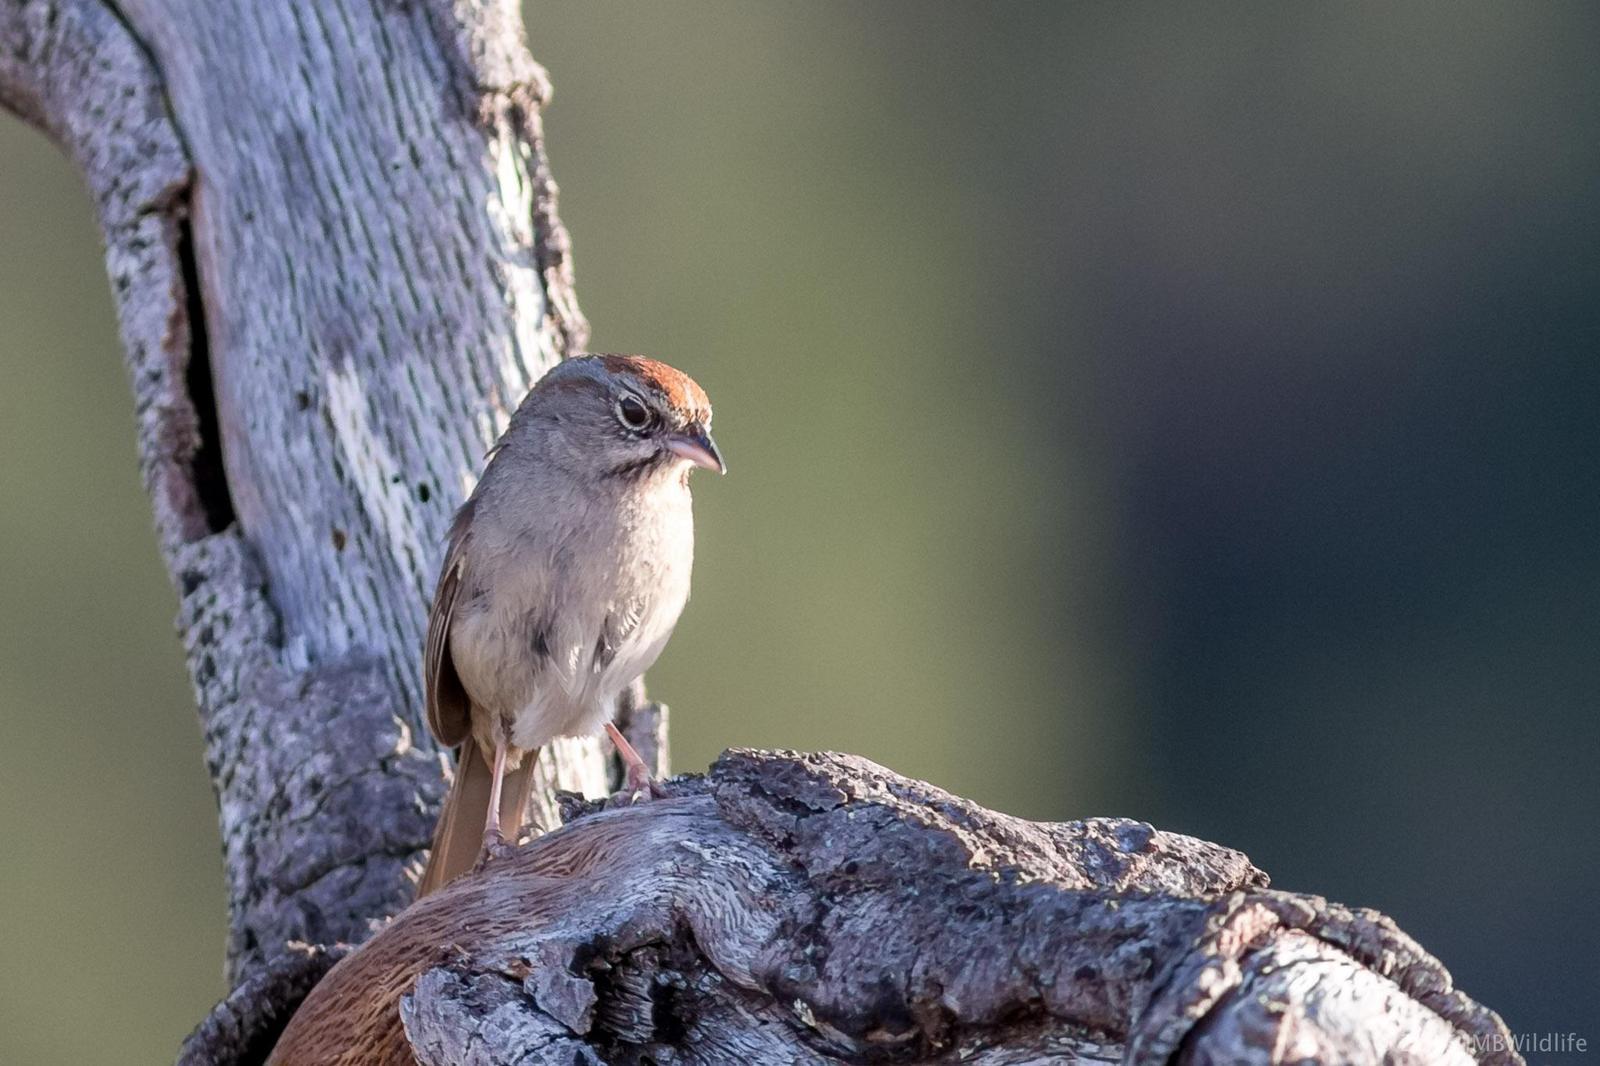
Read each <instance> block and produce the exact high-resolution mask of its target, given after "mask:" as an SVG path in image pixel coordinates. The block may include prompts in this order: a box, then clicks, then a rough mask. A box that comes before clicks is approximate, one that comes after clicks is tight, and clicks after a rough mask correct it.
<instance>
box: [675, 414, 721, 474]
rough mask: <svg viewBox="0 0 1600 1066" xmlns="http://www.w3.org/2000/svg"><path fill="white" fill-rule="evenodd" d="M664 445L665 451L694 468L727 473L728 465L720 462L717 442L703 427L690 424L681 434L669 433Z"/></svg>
mask: <svg viewBox="0 0 1600 1066" xmlns="http://www.w3.org/2000/svg"><path fill="white" fill-rule="evenodd" d="M666 443H667V451H669V452H671V453H672V454H673V455H676V456H677V457H678V458H680V459H687V460H688V461H689V462H691V463H693V464H694V465H695V466H703V467H705V468H706V469H707V470H715V471H716V472H717V473H719V474H726V473H727V472H728V464H727V463H724V462H723V461H722V452H720V451H718V450H717V442H716V441H714V440H712V439H711V434H710V433H709V432H708V431H707V430H706V429H705V428H704V427H703V426H700V425H694V424H691V425H689V426H686V427H685V428H684V430H683V432H681V433H669V434H667V439H666Z"/></svg>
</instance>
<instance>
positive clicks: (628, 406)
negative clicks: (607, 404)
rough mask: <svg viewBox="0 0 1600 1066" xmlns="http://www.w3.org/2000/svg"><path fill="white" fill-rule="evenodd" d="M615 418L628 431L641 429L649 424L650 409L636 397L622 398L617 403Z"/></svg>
mask: <svg viewBox="0 0 1600 1066" xmlns="http://www.w3.org/2000/svg"><path fill="white" fill-rule="evenodd" d="M617 418H618V419H619V420H620V421H621V422H622V424H623V425H625V426H627V427H628V428H629V429H643V428H644V427H646V426H648V425H649V424H650V408H648V407H646V406H645V405H644V401H642V400H640V399H639V398H638V397H637V396H624V397H623V398H622V399H620V400H618V401H617Z"/></svg>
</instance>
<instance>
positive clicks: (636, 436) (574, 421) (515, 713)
mask: <svg viewBox="0 0 1600 1066" xmlns="http://www.w3.org/2000/svg"><path fill="white" fill-rule="evenodd" d="M697 466H699V467H705V468H707V469H709V470H716V471H717V472H719V473H721V472H722V471H723V470H724V469H725V467H724V465H723V462H722V456H721V454H720V453H719V452H718V451H717V446H716V444H715V442H713V441H712V439H711V404H710V402H709V401H708V400H707V399H706V394H705V392H704V391H703V390H702V389H701V388H700V386H699V385H697V384H695V383H694V381H693V380H691V379H690V378H689V376H688V375H686V374H684V373H682V372H681V371H678V370H674V369H673V368H672V367H670V366H667V365H666V364H664V363H658V362H655V361H654V360H651V359H644V358H641V357H638V356H624V355H591V356H579V357H574V358H571V359H568V360H565V361H564V362H562V363H560V364H558V365H557V366H556V367H555V368H554V369H553V370H551V371H550V372H549V373H547V374H545V376H544V377H543V378H541V379H540V380H539V382H538V384H536V385H535V386H534V387H533V389H532V390H531V391H529V393H528V395H527V398H526V399H524V400H523V401H522V405H521V406H520V407H518V408H517V412H516V414H514V415H513V416H512V417H511V423H510V425H509V426H508V427H507V428H506V431H505V433H504V434H502V435H501V437H500V440H499V442H498V443H497V444H496V445H495V447H494V449H493V451H491V452H490V458H489V463H488V466H487V468H486V469H485V470H484V472H483V478H482V480H480V481H479V482H478V485H477V488H476V489H475V490H474V491H473V493H472V495H471V497H469V498H468V500H467V502H466V503H465V504H464V505H463V506H462V508H461V510H460V511H459V512H458V513H457V514H456V518H455V522H454V524H453V525H452V526H451V529H450V537H449V544H448V548H447V551H446V553H445V560H444V566H443V568H442V570H441V571H440V574H439V584H438V588H437V590H436V591H435V592H434V597H433V608H432V611H431V613H430V615H429V619H428V640H427V645H426V648H425V650H424V656H423V670H424V676H423V681H424V686H425V691H426V695H427V705H428V726H429V728H430V729H431V730H432V732H433V735H434V736H435V737H436V738H438V740H439V742H440V743H442V744H449V745H459V746H460V747H461V752H460V757H459V759H458V761H457V766H456V774H455V781H454V783H453V784H452V785H451V787H450V793H449V796H448V798H447V799H446V800H445V805H444V810H443V812H442V813H441V814H440V816H439V825H438V828H437V829H436V830H435V831H434V838H433V851H432V854H431V855H430V857H429V859H428V866H427V870H426V871H425V872H424V874H423V877H422V880H421V882H420V883H419V884H418V887H417V895H418V896H419V897H420V896H425V895H427V894H428V893H429V892H432V891H434V890H436V889H438V888H440V887H441V886H443V885H445V884H446V883H448V882H449V881H451V880H452V879H454V878H455V877H457V876H459V875H460V874H461V873H463V872H465V871H466V870H468V869H470V868H471V867H472V866H473V865H474V863H475V862H476V861H477V858H478V855H479V854H480V852H481V850H482V849H483V847H484V846H485V845H489V844H492V843H494V842H495V841H497V840H499V839H502V833H510V834H514V833H515V832H516V830H517V829H519V828H521V825H522V820H523V818H524V816H525V812H526V810H527V806H528V799H529V793H530V790H531V787H532V779H533V764H534V760H535V759H536V758H537V757H538V753H539V749H540V747H541V746H542V745H544V744H546V743H548V742H549V741H550V740H552V739H554V738H555V737H558V736H576V735H586V734H589V733H593V732H594V731H595V730H596V728H598V727H600V726H602V725H603V726H605V728H606V729H607V731H608V732H609V733H610V734H611V738H612V740H613V741H614V742H615V743H616V745H617V750H618V752H619V753H620V754H621V755H622V758H623V761H624V763H626V765H627V767H628V787H629V789H630V790H636V789H638V788H641V787H644V786H645V785H646V783H647V782H648V781H649V771H648V769H647V768H646V767H645V765H644V763H643V761H642V760H641V759H640V758H639V756H638V755H637V754H636V753H635V752H634V751H633V749H632V748H631V747H629V746H628V743H627V741H626V740H624V739H623V738H622V735H621V733H620V732H618V731H617V729H616V727H615V726H613V725H612V724H611V717H612V715H613V713H614V712H615V709H616V705H617V699H618V696H619V695H620V694H621V693H622V691H623V690H624V689H626V688H627V687H628V686H629V685H630V684H632V683H633V681H634V680H635V679H636V678H638V677H639V675H640V674H642V673H643V672H644V671H645V670H646V669H647V668H648V667H649V666H650V665H651V664H652V663H653V662H655V660H656V656H658V655H660V654H661V649H662V648H663V647H665V646H666V643H667V638H668V637H670V636H671V635H672V628H673V626H674V625H676V624H677V621H678V614H679V612H681V611H682V610H683V605H684V603H685V602H686V601H687V600H688V598H689V569H690V566H691V564H692V562H693V558H694V518H693V514H692V512H691V507H690V498H689V472H690V470H691V469H693V468H694V467H697Z"/></svg>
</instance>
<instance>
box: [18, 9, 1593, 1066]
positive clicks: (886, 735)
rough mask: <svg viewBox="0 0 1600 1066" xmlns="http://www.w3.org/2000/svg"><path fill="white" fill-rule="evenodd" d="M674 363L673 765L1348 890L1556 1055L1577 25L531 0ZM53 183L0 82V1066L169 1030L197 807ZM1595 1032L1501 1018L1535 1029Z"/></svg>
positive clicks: (586, 243) (1570, 812)
mask: <svg viewBox="0 0 1600 1066" xmlns="http://www.w3.org/2000/svg"><path fill="white" fill-rule="evenodd" d="M529 23H530V38H531V44H532V47H533V50H534V53H535V55H536V56H537V57H538V58H539V59H540V60H541V61H542V62H544V63H545V65H546V66H547V67H548V68H549V69H550V71H551V74H552V77H553V79H554V82H555V85H556V90H557V91H556V97H555V100H554V102H553V104H552V106H551V108H550V109H549V111H548V115H547V124H548V132H549V139H550V149H551V154H552V162H553V165H554V169H555V173H556V176H557V178H558V179H559V180H560V182H561V185H562V189H563V198H562V212H563V215H564V217H565V219H566V221H567V223H568V225H569V226H570V228H571V229H572V231H573V236H574V240H575V242H576V260H577V267H578V283H579V286H578V289H579V295H580V298H581V299H582V302H583V305H584V308H585V310H586V311H587V313H588V315H589V317H590V319H591V321H592V322H593V325H594V344H595V347H596V348H597V349H600V350H621V351H629V350H638V351H647V352H650V353H652V354H656V355H659V356H661V357H663V358H666V359H668V360H669V361H672V362H674V363H677V364H679V365H681V366H683V367H684V368H686V369H688V370H689V371H690V372H692V373H694V374H695V376H696V377H697V378H699V379H700V381H701V382H702V384H704V385H705V386H706V388H707V390H708V391H709V392H710V393H711V395H712V397H713V399H714V400H715V402H716V406H717V411H718V414H717V430H718V438H719V440H721V441H722V443H723V445H724V447H725V449H726V451H727V452H728V456H729V460H730V466H731V469H732V474H731V475H730V476H729V477H728V478H727V479H725V480H720V481H715V482H713V481H711V480H710V479H702V480H701V482H700V483H699V487H698V488H697V503H698V509H699V526H700V537H699V541H700V543H699V563H700V565H699V567H698V569H697V573H696V588H695V599H694V602H693V603H692V604H691V606H690V608H689V610H688V612H687V614H686V615H685V618H684V621H683V623H682V625H681V626H680V628H679V632H678V636H677V637H676V638H675V640H674V642H673V645H672V647H671V649H670V650H669V651H668V652H667V654H666V655H665V656H664V658H663V660H662V663H661V665H660V666H659V668H658V669H657V670H656V671H655V672H654V673H653V674H652V688H653V690H654V691H655V692H656V693H657V694H658V695H659V696H661V697H662V698H664V699H666V700H668V701H669V702H670V703H671V704H672V705H673V708H674V712H675V718H674V724H673V729H674V737H673V740H674V750H675V756H676V761H677V765H678V768H680V769H697V768H701V767H703V766H704V765H705V764H706V763H707V762H708V761H709V760H710V759H711V758H713V757H714V756H715V754H716V752H717V751H718V750H720V749H721V748H723V747H726V746H729V745H733V744H743V745H761V746H774V747H776V746H783V747H799V748H837V749H844V750H853V751H859V752H862V753H865V754H867V755H870V756H872V757H873V758H876V759H878V760H880V761H882V762H884V763H886V764H888V765H890V766H892V767H894V768H896V769H898V770H901V771H903V772H906V773H910V774H914V775H917V776H924V777H928V778H930V779H931V780H933V781H935V782H937V783H939V784H942V785H944V786H946V787H948V788H950V789H952V790H954V791H957V792H961V793H964V794H967V795H970V796H973V797H974V798H976V799H979V800H981V801H983V802H985V803H988V804H990V805H993V806H996V807H1000V808H1003V809H1006V810H1010V811H1014V812H1016V813H1020V814H1025V815H1028V816H1031V817H1039V818H1071V817H1079V816H1084V815H1090V814H1122V815H1130V816H1135V817H1139V818H1144V819H1148V820H1150V821H1152V822H1155V823H1156V824H1159V825H1161V826H1163V827H1166V828H1170V829H1175V830H1180V831H1183V832H1188V833H1193V834H1196V835H1199V836H1204V837H1207V838H1210V839H1214V840H1218V841H1221V842H1224V843H1228V844H1231V845H1233V846H1236V847H1239V848H1241V849H1242V850H1244V851H1246V852H1247V853H1248V854H1249V855H1250V856H1251V857H1252V858H1253V859H1254V860H1255V861H1256V863H1257V864H1258V865H1260V866H1262V867H1263V868H1265V869H1266V870H1268V871H1269V872H1270V873H1271V874H1272V875H1273V878H1274V881H1275V883H1276V884H1277V885H1279V886H1280V887H1283V888H1288V889H1295V890H1303V891H1314V892H1318V893H1322V894H1326V895H1328V896H1331V897H1334V898H1337V899H1340V900H1343V901H1345V902H1348V903H1352V904H1358V905H1366V906H1373V907H1377V908H1380V909H1382V910H1384V911H1386V912H1387V913H1389V914H1390V915H1392V916H1393V917H1394V918H1395V919H1396V920H1397V921H1398V922H1399V923H1400V924H1401V925H1402V926H1403V927H1404V928H1405V929H1407V930H1408V931H1409V932H1411V933H1412V934H1413V935H1415V936H1416V937H1417V938H1418V939H1419V940H1421V941H1422V943H1423V944H1424V945H1426V946H1427V947H1428V948H1429V949H1430V950H1432V951H1433V952H1435V953H1436V954H1438V955H1439V956H1440V957H1441V958H1442V959H1443V960H1444V961H1445V962H1446V964H1447V965H1448V966H1449V967H1450V968H1451V970H1452V972H1453V973H1454V974H1455V976H1456V978H1457V981H1458V983H1459V984H1460V986H1461V987H1463V988H1464V989H1465V990H1466V991H1467V992H1469V993H1470V994H1472V995H1474V996H1476V997H1478V998H1480V999H1482V1000H1483V1001H1484V1002H1486V1003H1488V1004H1489V1005H1491V1006H1493V1007H1495V1008H1496V1009H1498V1010H1499V1011H1500V1012H1501V1013H1502V1014H1503V1015H1504V1016H1505V1018H1506V1020H1507V1022H1508V1023H1509V1024H1510V1026H1511V1027H1512V1029H1513V1030H1514V1031H1517V1032H1521V1033H1535V1034H1536V1033H1543V1032H1550V1031H1557V1032H1567V1031H1576V1032H1577V1033H1578V1034H1579V1035H1581V1036H1584V1037H1586V1038H1587V1039H1588V1040H1589V1046H1590V1049H1591V1052H1590V1055H1593V1054H1594V1053H1595V1050H1594V1049H1595V1048H1596V1043H1597V1041H1600V1028H1596V1026H1595V1021H1596V1019H1595V1012H1594V1006H1595V1004H1596V1003H1600V921H1597V919H1600V914H1597V911H1600V907H1597V903H1600V889H1597V888H1596V885H1597V883H1600V845H1597V843H1596V829H1595V826H1596V821H1597V816H1600V785H1597V780H1596V772H1595V765H1594V761H1595V757H1596V755H1597V753H1600V659H1597V655H1596V651H1597V648H1600V427H1597V421H1596V409H1597V406H1600V301H1597V299H1596V294H1597V293H1600V223H1597V209H1600V69H1597V64H1596V62H1595V42H1597V41H1600V13H1597V11H1596V9H1595V8H1593V7H1592V6H1590V5H1585V4H1580V3H1570V4H1541V5H1515V4H1509V3H1499V4H1480V3H1437V4H1414V5H1403V6H1391V5H1380V4H1358V5H1341V6H1339V7H1337V8H1331V7H1330V8H1306V7H1303V6H1299V5H1296V6H1292V7H1291V6H1288V5H1281V6H1280V5H1258V6H1239V5H1233V6H1229V7H1226V8H1215V9H1206V8H1201V7H1196V6H1188V5H1185V6H1178V5H1167V6H1165V7H1163V8H1160V9H1148V8H1146V9H1125V8H1122V7H1104V8H1100V7H1095V8H1083V7H1079V6H1076V5H1064V4H1063V5H988V4H986V5H978V4H969V5H958V4H946V3H922V2H919V3H909V2H905V3H877V4H873V5H855V4H844V3H812V4H808V5H805V6H784V7H780V6H778V5H759V6H758V5H748V4H735V3H731V2H730V3H706V2H700V3H693V4H687V3H684V4H674V5H651V4H645V3H597V4H583V5H578V4H565V5H556V4H550V3H538V4H534V5H531V7H530V9H529ZM118 351H119V349H118V345H117V341H116V336H115V326H114V322H113V321H112V319H111V314H110V301H109V299H108V296H107V292H106V283H105V279H104V273H103V267H102V263H101V260H100V258H99V250H98V247H97V238H96V233H95V229H94V226H93V223H92V221H91V216H90V209H89V205H88V202H87V198H86V196H85V195H84V193H83V192H82V190H81V188H80V187H79V184H78V182H77V180H76V177H75V175H74V174H73V173H72V170H71V168H70V167H69V166H68V165H67V163H66V162H65V161H64V160H63V159H61V158H60V157H59V156H58V155H57V153H56V152H55V151H54V149H53V148H51V146H50V145H48V144H47V143H46V142H45V141H44V140H43V139H42V138H40V137H39V136H37V135H36V134H34V133H32V132H31V131H29V130H27V129H25V128H23V127H22V126H21V125H20V124H19V123H17V122H15V121H14V120H11V119H0V494H3V498H4V499H5V501H6V502H5V505H4V507H3V509H0V589H4V608H5V609H4V610H0V841H3V842H4V846H5V849H6V857H7V859H6V863H5V869H4V872H3V873H0V942H3V943H4V944H5V945H6V947H5V955H6V961H7V965H5V966H3V967H0V1019H4V1022H0V1060H4V1061H7V1062H28V1063H46V1062H59V1063H73V1064H79V1063H92V1062H107V1063H109V1062H134V1061H138V1062H146V1061H168V1060H170V1059H171V1057H172V1054H173V1051H174V1049H175V1048H176V1045H177V1042H178V1041H179V1039H180V1038H181V1037H182V1035H183V1034H184V1032H186V1031H187V1029H188V1028H189V1027H190V1026H191V1025H193V1024H194V1023H195V1022H196V1021H197V1020H198V1019H199V1018H200V1016H201V1014H202V1013H203V1012H204V1011H205V1010H206V1009H207V1008H208V1007H209V1006H210V1004H211V1001H212V1000H213V999H214V998H215V997H216V996H218V995H219V994H220V993H221V992H222V991H223V989H222V988H221V978H220V968H221V947H222V931H223V921H224V916H223V896H222V884H221V877H220V870H219V864H218V845H217V838H216V832H215V825H214V818H213V811H212V806H211V799H210V797H209V794H208V788H207V783H206V778H205V771H204V767H203V765H202V763H201V759H200V750H201V748H200V738H199V736H198V731H197V730H196V728H195V723H194V718H193V714H192V712H191V711H190V710H189V707H190V705H191V697H190V695H189V692H188V688H187V682H186V679H185V676H184V673H183V668H182V662H181V656H180V653H179V649H178V647H177V644H176V641H175V640H174V639H173V637H172V634H171V629H170V625H171V618H172V615H173V613H174V607H175V599H174V596H173V594H172V592H171V590H170V589H169V587H168V586H167V584H166V580H165V576H164V573H163V572H162V569H161V566H160V563H159V560H158V558H157V555H156V550H155V544H154V538H153V536H152V534H151V532H150V526H149V516H148V508H147V505H146V504H145V502H144V499H143V496H142V494H141V492H140V490H139V488H138V478H137V472H136V468H135V463H134V458H133V451H132V439H133V434H132V418H131V412H130V409H129V402H128V397H127V391H126V386H125V383H124V382H123V379H122V375H121V369H120V366H119V362H118ZM1588 1057H1589V1056H1570V1057H1568V1058H1566V1059H1562V1058H1560V1057H1553V1058H1552V1057H1546V1056H1535V1061H1540V1062H1544V1061H1551V1062H1558V1061H1572V1062H1578V1061H1583V1060H1585V1059H1587V1058H1588Z"/></svg>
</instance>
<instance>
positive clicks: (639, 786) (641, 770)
mask: <svg viewBox="0 0 1600 1066" xmlns="http://www.w3.org/2000/svg"><path fill="white" fill-rule="evenodd" d="M606 736H608V737H610V738H611V743H612V744H615V745H616V748H617V754H618V755H619V756H621V758H622V765H623V767H624V768H625V770H626V773H625V774H624V775H623V779H622V791H624V792H626V793H627V794H628V795H630V796H645V797H653V796H661V795H662V794H663V793H662V791H661V786H659V785H657V784H656V781H655V778H654V777H653V776H652V775H651V773H650V767H648V766H646V765H645V761H644V760H643V759H642V758H640V757H639V753H638V752H636V751H634V750H633V745H632V744H629V743H628V738H627V737H625V736H623V735H622V730H620V729H618V728H617V727H616V726H615V725H613V724H612V723H610V722H607V723H606Z"/></svg>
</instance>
